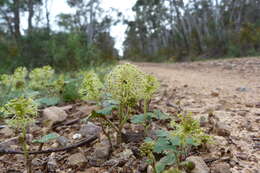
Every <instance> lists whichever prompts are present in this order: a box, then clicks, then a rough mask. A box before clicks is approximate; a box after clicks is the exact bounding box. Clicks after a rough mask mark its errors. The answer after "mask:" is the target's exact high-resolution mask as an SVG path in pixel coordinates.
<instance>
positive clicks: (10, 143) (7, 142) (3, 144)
mask: <svg viewBox="0 0 260 173" xmlns="http://www.w3.org/2000/svg"><path fill="white" fill-rule="evenodd" d="M26 138H27V140H28V141H31V140H32V135H31V134H27V135H26ZM18 143H19V136H16V137H13V138H10V139H7V140H5V141H3V142H1V143H0V148H2V149H9V148H10V146H13V145H17V144H18Z"/></svg>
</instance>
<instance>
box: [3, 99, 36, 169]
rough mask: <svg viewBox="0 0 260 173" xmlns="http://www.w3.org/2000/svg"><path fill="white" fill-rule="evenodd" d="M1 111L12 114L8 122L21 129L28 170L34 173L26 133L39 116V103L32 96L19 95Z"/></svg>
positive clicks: (7, 114)
mask: <svg viewBox="0 0 260 173" xmlns="http://www.w3.org/2000/svg"><path fill="white" fill-rule="evenodd" d="M1 112H3V113H4V114H5V115H6V116H9V115H12V117H11V119H8V120H6V121H7V124H8V125H9V126H11V127H13V128H16V129H19V130H21V132H22V135H21V145H22V149H23V152H24V157H25V160H26V168H27V172H28V173H32V167H31V160H30V156H29V145H28V143H27V138H26V133H27V128H28V126H29V124H30V123H32V122H33V121H34V118H35V117H36V116H37V105H36V104H35V102H34V101H33V100H32V99H30V98H25V97H19V98H17V99H13V100H10V101H9V102H8V103H7V104H6V105H4V106H3V107H1Z"/></svg>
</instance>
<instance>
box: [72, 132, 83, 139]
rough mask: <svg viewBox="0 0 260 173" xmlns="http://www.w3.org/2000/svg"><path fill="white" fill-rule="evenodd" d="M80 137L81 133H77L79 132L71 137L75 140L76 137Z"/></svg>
mask: <svg viewBox="0 0 260 173" xmlns="http://www.w3.org/2000/svg"><path fill="white" fill-rule="evenodd" d="M81 138H82V135H81V134H79V133H76V134H74V135H73V136H72V139H74V140H76V139H81Z"/></svg>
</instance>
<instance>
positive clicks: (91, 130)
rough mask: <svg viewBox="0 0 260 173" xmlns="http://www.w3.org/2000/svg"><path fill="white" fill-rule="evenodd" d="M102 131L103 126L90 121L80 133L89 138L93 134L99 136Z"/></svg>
mask: <svg viewBox="0 0 260 173" xmlns="http://www.w3.org/2000/svg"><path fill="white" fill-rule="evenodd" d="M101 132H102V128H101V127H99V126H97V125H95V124H94V123H92V122H88V123H87V124H84V125H83V126H82V127H81V129H80V131H79V133H80V134H81V135H82V136H84V137H86V138H89V137H91V136H97V137H99V136H100V133H101Z"/></svg>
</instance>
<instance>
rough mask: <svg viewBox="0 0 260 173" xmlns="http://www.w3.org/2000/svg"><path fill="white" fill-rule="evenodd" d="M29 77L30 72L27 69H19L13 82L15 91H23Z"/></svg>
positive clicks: (16, 70) (15, 72) (14, 75)
mask: <svg viewBox="0 0 260 173" xmlns="http://www.w3.org/2000/svg"><path fill="white" fill-rule="evenodd" d="M27 75H28V70H27V69H26V68H25V67H18V68H16V69H15V71H14V74H13V82H14V86H15V89H23V88H24V87H25V83H26V76H27Z"/></svg>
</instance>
